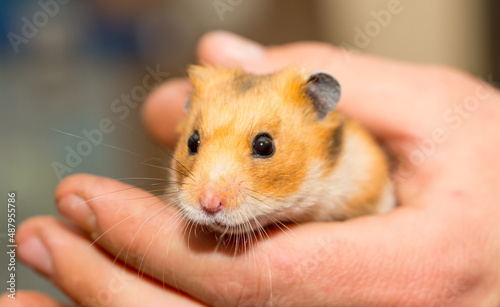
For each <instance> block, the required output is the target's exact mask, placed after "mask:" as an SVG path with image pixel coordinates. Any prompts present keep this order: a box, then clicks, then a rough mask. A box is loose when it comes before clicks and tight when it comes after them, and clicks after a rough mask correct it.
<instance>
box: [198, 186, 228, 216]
mask: <svg viewBox="0 0 500 307" xmlns="http://www.w3.org/2000/svg"><path fill="white" fill-rule="evenodd" d="M200 205H201V208H202V209H203V211H205V212H206V213H209V214H214V213H217V212H219V211H221V210H222V207H223V206H224V202H223V201H222V198H221V197H220V196H219V195H217V193H214V192H212V191H205V192H204V193H203V194H202V195H201V197H200Z"/></svg>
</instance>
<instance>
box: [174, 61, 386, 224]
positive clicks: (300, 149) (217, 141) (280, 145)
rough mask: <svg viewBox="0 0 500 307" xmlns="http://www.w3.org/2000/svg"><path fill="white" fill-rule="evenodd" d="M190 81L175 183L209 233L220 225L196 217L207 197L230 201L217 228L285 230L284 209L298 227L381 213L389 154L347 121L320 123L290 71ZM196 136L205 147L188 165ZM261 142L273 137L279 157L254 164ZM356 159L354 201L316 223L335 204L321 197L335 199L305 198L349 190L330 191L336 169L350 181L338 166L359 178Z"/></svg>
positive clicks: (184, 204)
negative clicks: (276, 225) (272, 226)
mask: <svg viewBox="0 0 500 307" xmlns="http://www.w3.org/2000/svg"><path fill="white" fill-rule="evenodd" d="M189 75H190V79H191V81H192V83H193V85H194V93H193V95H192V97H191V101H190V104H189V116H188V117H187V119H186V120H185V121H184V123H183V124H182V125H181V126H180V128H179V129H180V132H181V136H180V139H179V144H178V147H177V149H176V151H175V155H174V158H175V161H178V162H179V163H180V164H179V163H176V162H174V168H175V169H176V170H177V173H176V174H174V175H175V176H176V180H177V181H179V182H182V183H184V184H182V185H181V186H180V187H179V189H180V193H181V197H180V198H181V205H180V206H181V208H182V209H184V211H185V213H186V215H188V217H189V218H191V219H194V220H197V222H200V223H206V224H210V223H211V222H212V221H213V218H209V217H205V216H202V215H199V213H197V212H196V210H197V208H198V207H199V206H200V204H199V199H200V197H201V194H202V193H203V192H204V191H206V190H207V189H209V190H211V191H212V190H213V191H216V192H217V193H218V195H221V197H222V198H223V200H224V206H225V209H224V213H222V215H224V216H223V217H220V218H219V219H218V220H217V223H219V224H224V225H229V226H231V225H239V224H242V223H244V224H248V223H249V222H250V223H254V224H255V223H256V224H265V223H268V222H272V221H273V220H274V219H280V220H281V219H283V218H282V217H281V216H282V215H283V213H281V214H280V212H279V211H280V208H281V207H283V212H287V214H292V215H294V216H291V217H290V219H292V220H308V219H314V220H320V219H343V218H348V217H353V216H357V215H361V214H367V213H374V212H377V211H379V207H380V202H379V200H380V199H381V198H383V193H384V188H385V187H386V186H387V185H388V182H387V178H388V176H387V173H388V170H387V165H386V161H385V157H384V155H383V153H382V152H381V150H380V149H379V148H378V146H377V144H376V143H375V142H374V141H373V139H372V138H371V137H370V135H369V134H368V133H367V132H366V131H365V130H364V129H363V128H362V127H361V126H360V125H358V124H357V123H355V122H353V121H352V120H350V119H348V118H347V117H346V116H345V115H344V114H342V113H341V112H340V111H333V112H330V113H329V114H328V115H327V116H326V117H325V118H324V119H322V120H319V119H318V116H317V114H316V111H315V109H314V107H313V104H312V102H311V98H309V96H307V94H306V92H305V90H304V84H305V81H306V79H307V75H305V74H303V73H301V72H299V71H297V70H295V69H286V70H284V71H281V72H278V73H275V74H273V75H266V76H254V75H249V74H246V73H244V72H243V71H242V70H240V69H221V68H213V67H201V66H193V67H191V69H190V71H189ZM195 131H198V133H199V135H200V139H201V144H200V147H199V152H198V153H197V154H196V155H190V154H189V152H188V149H187V145H186V144H187V141H188V139H189V137H190V136H191V135H192V134H193V133H194V132H195ZM264 132H265V133H268V134H270V135H271V136H272V138H273V141H274V144H275V147H276V151H275V153H274V155H273V156H272V157H270V158H267V159H266V158H256V157H254V156H252V141H253V139H254V138H255V136H256V135H257V134H259V133H264ZM350 139H352V140H351V141H349V140H350ZM346 144H347V145H346ZM357 155H359V156H360V157H361V158H362V159H361V160H360V161H361V162H360V166H361V167H362V168H363V169H361V171H359V172H356V171H355V170H353V171H354V173H356V174H358V177H357V178H352V179H349V180H350V181H352V182H350V181H347V182H346V184H349V185H355V189H354V190H355V191H356V192H355V193H353V194H351V195H342V197H341V198H342V199H340V200H339V199H334V200H332V206H333V204H336V203H339V202H343V205H336V208H333V209H332V210H331V211H332V212H334V214H331V215H330V216H329V217H327V218H324V216H325V213H321V215H322V216H316V215H315V213H314V212H323V211H324V210H318V208H316V209H315V206H320V205H321V206H323V205H328V204H323V203H327V202H328V199H324V197H323V196H324V195H326V196H328V195H327V194H329V193H328V192H321V191H322V190H321V191H320V189H319V188H317V187H313V188H312V189H313V190H315V191H317V193H316V194H317V195H316V194H314V195H311V197H309V198H308V195H307V191H304V189H307V187H308V185H326V186H324V190H325V191H328V189H332V190H335V189H340V188H342V186H328V184H330V183H331V181H332V180H338V179H336V178H337V177H336V176H333V174H335V172H336V171H337V169H339V171H342V172H343V169H344V168H345V167H344V168H342V167H340V168H339V164H341V163H343V161H344V160H345V161H347V162H346V163H351V164H352V167H354V168H356V160H355V159H356V157H357ZM353 157H354V161H352V160H353ZM346 159H347V160H346ZM363 161H365V162H363ZM181 164H182V166H181ZM351 164H349V165H351ZM315 169H317V170H316V171H315V172H316V173H315V174H311V171H312V170H315ZM187 170H189V171H187ZM332 176H333V177H332ZM346 176H347V177H346V178H350V177H349V176H350V175H349V174H347V175H346ZM332 178H333V179H332ZM389 185H390V183H389ZM346 190H347V191H351V190H353V189H352V187H351V186H349V187H348V188H347V189H346ZM323 194H324V195H323ZM339 195H340V194H339ZM389 198H390V197H389ZM314 200H316V202H318V204H314V203H312V202H313V201H314ZM388 201H389V200H388ZM300 202H302V203H303V205H301V204H300ZM295 203H298V204H295ZM295 205H296V208H294V206H295ZM254 207H257V208H254ZM389 207H390V206H389ZM299 209H300V210H299ZM245 218H246V219H247V220H248V221H245ZM285 219H286V218H285ZM253 226H255V225H253Z"/></svg>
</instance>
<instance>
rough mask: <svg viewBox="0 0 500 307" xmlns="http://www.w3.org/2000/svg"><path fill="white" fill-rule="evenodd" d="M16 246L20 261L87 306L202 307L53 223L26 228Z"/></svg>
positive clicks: (37, 220) (41, 219)
mask: <svg viewBox="0 0 500 307" xmlns="http://www.w3.org/2000/svg"><path fill="white" fill-rule="evenodd" d="M18 240H19V241H18V242H19V248H18V255H19V257H20V259H21V260H22V261H24V262H25V263H27V264H28V265H30V266H32V267H34V268H35V269H36V270H38V271H39V272H40V273H42V274H43V275H45V276H46V277H49V278H50V279H51V280H52V281H53V282H54V283H55V284H56V285H57V286H58V287H59V288H61V290H63V291H64V292H65V293H66V294H68V295H69V296H70V297H71V298H73V299H74V300H75V301H76V302H78V303H79V304H82V305H84V306H103V305H106V306H160V305H162V306H164V305H171V306H200V304H198V303H196V302H195V301H193V300H191V299H190V298H188V297H186V296H184V295H181V294H179V293H178V292H177V291H175V290H173V289H171V288H170V287H168V286H162V285H159V284H157V283H156V282H154V281H152V280H150V279H149V278H144V277H143V276H142V275H141V274H138V273H136V272H135V271H130V270H129V269H126V268H125V267H124V265H123V264H121V263H116V262H114V261H113V258H110V257H109V256H108V255H106V254H105V253H103V252H102V251H101V250H100V249H98V248H97V247H96V246H92V245H90V242H89V241H88V240H87V239H85V238H84V237H82V236H81V235H79V234H77V233H75V232H74V231H73V230H71V229H70V228H68V227H67V226H66V225H64V224H63V223H61V222H60V221H58V220H56V219H54V218H52V217H37V218H33V219H31V220H28V221H27V222H25V223H23V224H22V225H21V227H20V229H19V232H18ZM160 302H161V304H160Z"/></svg>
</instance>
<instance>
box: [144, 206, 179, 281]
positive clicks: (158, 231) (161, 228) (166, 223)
mask: <svg viewBox="0 0 500 307" xmlns="http://www.w3.org/2000/svg"><path fill="white" fill-rule="evenodd" d="M167 208H168V207H164V208H162V209H163V210H166V209H167ZM180 214H181V213H180V211H177V212H176V213H174V215H172V216H171V217H170V218H169V219H168V220H167V221H165V223H163V225H162V226H161V227H160V228H159V229H158V230H157V231H156V232H155V233H154V235H153V237H152V238H151V241H150V242H149V244H148V246H147V247H146V250H145V251H144V254H143V256H142V258H141V261H140V263H139V267H138V268H137V270H138V271H139V272H142V267H143V263H144V259H145V258H146V255H147V254H148V252H149V249H150V248H151V246H152V244H153V242H154V241H155V240H156V238H157V237H158V235H159V234H160V233H161V232H162V231H163V229H164V228H165V227H168V226H170V224H171V223H172V222H173V221H174V220H176V219H177V217H179V216H180ZM142 274H144V273H143V272H142ZM141 276H142V275H141Z"/></svg>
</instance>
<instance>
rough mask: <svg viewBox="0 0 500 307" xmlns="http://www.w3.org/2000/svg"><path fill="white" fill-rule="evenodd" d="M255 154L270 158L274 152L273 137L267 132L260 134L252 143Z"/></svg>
mask: <svg viewBox="0 0 500 307" xmlns="http://www.w3.org/2000/svg"><path fill="white" fill-rule="evenodd" d="M252 147H253V155H254V156H256V157H258V158H269V157H271V156H272V155H273V154H274V143H273V138H272V137H271V136H270V135H269V134H267V133H260V134H258V135H257V136H256V137H255V139H254V140H253V143H252Z"/></svg>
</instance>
